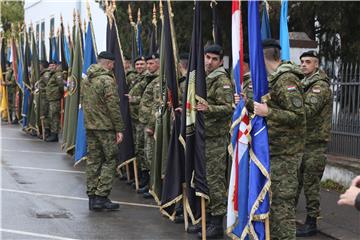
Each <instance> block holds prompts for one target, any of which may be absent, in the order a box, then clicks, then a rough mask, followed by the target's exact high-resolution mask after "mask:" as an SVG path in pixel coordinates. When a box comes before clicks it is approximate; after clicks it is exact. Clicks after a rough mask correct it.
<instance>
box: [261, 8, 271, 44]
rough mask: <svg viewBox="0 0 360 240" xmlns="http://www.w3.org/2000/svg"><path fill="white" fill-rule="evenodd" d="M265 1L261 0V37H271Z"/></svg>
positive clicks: (263, 38)
mask: <svg viewBox="0 0 360 240" xmlns="http://www.w3.org/2000/svg"><path fill="white" fill-rule="evenodd" d="M266 6H267V2H266V1H264V2H263V8H262V17H261V39H262V40H265V39H269V38H271V31H270V21H269V14H268V11H267V7H266Z"/></svg>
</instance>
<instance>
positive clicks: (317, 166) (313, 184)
mask: <svg viewBox="0 0 360 240" xmlns="http://www.w3.org/2000/svg"><path fill="white" fill-rule="evenodd" d="M326 146H327V143H313V144H306V145H305V152H304V156H303V158H302V162H301V166H300V169H299V172H298V179H299V186H298V192H297V198H296V203H297V201H298V199H299V196H300V193H301V189H302V187H304V194H305V198H306V211H307V215H308V216H310V217H314V218H316V217H319V216H320V181H321V178H322V175H323V173H324V170H325V165H326V156H325V152H326Z"/></svg>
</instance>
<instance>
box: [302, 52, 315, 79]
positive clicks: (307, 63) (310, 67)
mask: <svg viewBox="0 0 360 240" xmlns="http://www.w3.org/2000/svg"><path fill="white" fill-rule="evenodd" d="M300 61H301V65H300V67H301V70H302V72H303V73H304V74H305V76H308V75H311V74H313V73H314V72H315V71H316V69H317V68H318V67H319V61H318V59H317V58H314V57H302V58H301V59H300Z"/></svg>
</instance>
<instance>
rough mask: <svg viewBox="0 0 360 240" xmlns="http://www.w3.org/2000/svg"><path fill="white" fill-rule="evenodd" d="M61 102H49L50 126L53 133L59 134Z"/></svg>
mask: <svg viewBox="0 0 360 240" xmlns="http://www.w3.org/2000/svg"><path fill="white" fill-rule="evenodd" d="M60 111H61V103H60V101H59V100H58V101H49V125H50V132H51V133H56V134H57V133H59V129H60Z"/></svg>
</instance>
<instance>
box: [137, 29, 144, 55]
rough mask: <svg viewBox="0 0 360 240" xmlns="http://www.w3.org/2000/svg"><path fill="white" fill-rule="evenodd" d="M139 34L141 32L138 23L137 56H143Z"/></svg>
mask: <svg viewBox="0 0 360 240" xmlns="http://www.w3.org/2000/svg"><path fill="white" fill-rule="evenodd" d="M141 32H142V26H141V22H138V24H137V37H136V39H137V48H138V54H139V56H143V48H142V42H141Z"/></svg>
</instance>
